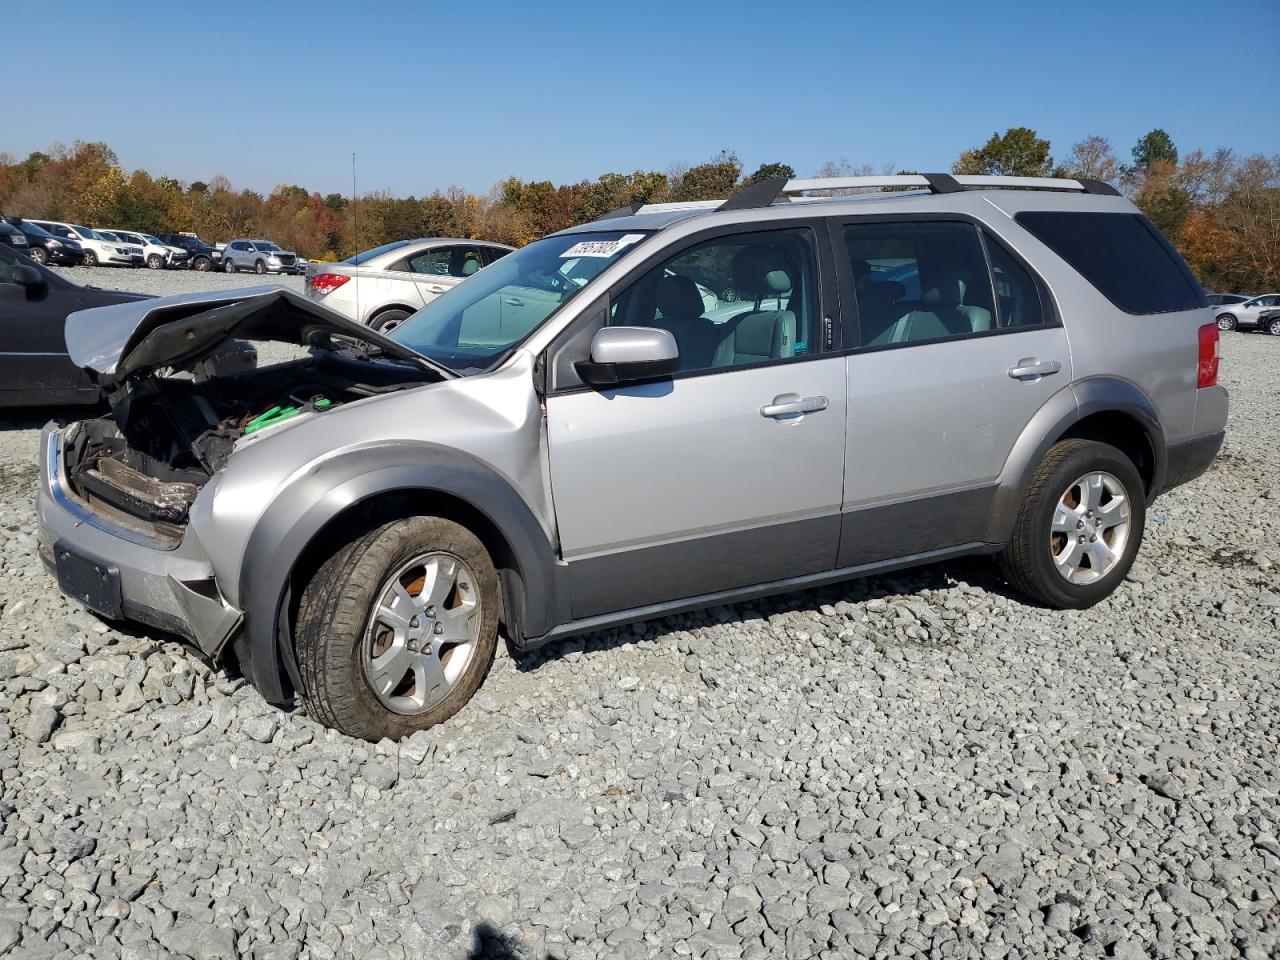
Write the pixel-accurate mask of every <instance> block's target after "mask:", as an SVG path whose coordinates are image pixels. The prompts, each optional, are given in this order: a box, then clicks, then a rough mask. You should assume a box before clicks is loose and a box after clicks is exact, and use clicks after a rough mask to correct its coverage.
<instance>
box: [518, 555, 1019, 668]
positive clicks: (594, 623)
mask: <svg viewBox="0 0 1280 960" xmlns="http://www.w3.org/2000/svg"><path fill="white" fill-rule="evenodd" d="M999 550H1000V545H999V544H996V543H965V544H961V545H960V546H956V547H947V548H945V549H942V550H930V551H926V552H924V553H916V554H912V555H911V556H906V557H897V558H895V559H892V560H878V561H875V562H873V563H863V564H858V565H857V566H849V567H842V568H841V569H839V570H827V571H824V572H822V573H812V574H808V575H806V576H802V577H791V578H789V579H786V580H775V581H772V582H770V583H758V584H755V585H753V586H749V587H738V588H736V589H733V590H721V591H719V592H717V593H704V594H702V595H701V596H697V597H685V598H683V599H680V600H671V601H668V602H666V603H652V604H649V605H647V606H643V607H633V608H631V609H630V610H619V611H616V612H614V613H606V614H601V615H600V616H595V617H584V618H583V619H581V620H573V621H570V622H569V623H565V624H562V625H560V626H558V627H555V628H553V629H552V630H550V631H548V632H547V633H545V634H543V635H542V636H540V637H525V638H521V639H520V641H519V642H518V643H516V644H515V646H516V648H517V649H519V650H534V649H537V648H538V647H541V646H543V645H544V644H548V643H554V642H556V641H557V640H564V639H566V638H567V637H574V636H578V635H579V634H583V633H593V632H595V631H597V630H604V629H607V628H609V627H621V626H625V625H626V624H629V623H638V622H640V621H642V620H656V619H658V618H660V617H667V616H671V615H672V614H677V613H688V612H689V611H690V610H700V609H702V608H704V607H714V606H718V605H720V604H726V603H742V602H744V601H748V600H756V599H759V598H760V597H768V596H773V595H775V594H779V593H795V592H797V591H801V590H810V589H812V588H814V587H820V586H824V585H826V584H829V583H838V582H840V581H841V580H852V579H856V578H858V577H865V576H870V575H872V574H877V573H890V572H892V571H894V570H902V569H905V568H907V567H918V566H923V565H925V564H930V563H936V562H938V561H940V560H950V559H953V558H955V557H966V556H976V555H983V554H991V553H997V552H999Z"/></svg>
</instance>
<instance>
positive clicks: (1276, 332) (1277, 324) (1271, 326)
mask: <svg viewBox="0 0 1280 960" xmlns="http://www.w3.org/2000/svg"><path fill="white" fill-rule="evenodd" d="M1267 333H1269V334H1271V335H1272V336H1273V337H1280V317H1276V318H1275V319H1274V320H1272V321H1271V322H1269V323H1268V324H1267Z"/></svg>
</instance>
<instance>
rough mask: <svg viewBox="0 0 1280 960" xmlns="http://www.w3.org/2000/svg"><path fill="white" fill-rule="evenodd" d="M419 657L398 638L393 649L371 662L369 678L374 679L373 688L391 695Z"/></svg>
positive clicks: (385, 694)
mask: <svg viewBox="0 0 1280 960" xmlns="http://www.w3.org/2000/svg"><path fill="white" fill-rule="evenodd" d="M417 659H418V658H417V657H416V656H415V655H414V654H412V653H410V652H409V647H408V645H407V644H406V643H405V642H404V641H403V640H396V641H395V642H394V643H393V644H392V645H391V649H389V650H388V651H387V652H386V653H384V654H382V656H380V657H375V658H374V659H373V662H372V663H370V664H369V679H370V680H371V681H373V689H374V690H376V691H377V692H378V694H379V696H382V697H389V696H391V694H392V693H393V692H394V691H395V689H396V688H397V687H398V686H400V682H401V681H402V680H404V675H405V674H406V673H408V672H409V670H410V669H412V668H413V665H414V661H415V660H417Z"/></svg>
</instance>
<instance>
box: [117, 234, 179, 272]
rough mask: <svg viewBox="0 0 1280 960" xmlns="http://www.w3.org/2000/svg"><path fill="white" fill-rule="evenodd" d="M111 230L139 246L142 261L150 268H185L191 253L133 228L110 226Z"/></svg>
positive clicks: (122, 238)
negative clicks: (117, 228) (124, 228)
mask: <svg viewBox="0 0 1280 960" xmlns="http://www.w3.org/2000/svg"><path fill="white" fill-rule="evenodd" d="M111 232H112V233H114V234H115V235H116V236H117V237H119V238H120V239H121V240H124V241H126V242H128V243H132V244H136V245H137V246H140V247H141V248H142V256H143V262H145V263H146V265H147V266H148V267H150V268H151V269H152V270H163V269H164V268H165V267H178V268H181V269H185V268H186V266H187V261H189V260H190V259H191V254H189V253H187V251H185V250H183V249H182V248H181V247H171V246H169V245H168V244H167V243H161V242H160V241H159V240H157V239H156V238H155V237H153V236H151V234H149V233H137V232H135V231H133V230H116V229H114V228H112V230H111Z"/></svg>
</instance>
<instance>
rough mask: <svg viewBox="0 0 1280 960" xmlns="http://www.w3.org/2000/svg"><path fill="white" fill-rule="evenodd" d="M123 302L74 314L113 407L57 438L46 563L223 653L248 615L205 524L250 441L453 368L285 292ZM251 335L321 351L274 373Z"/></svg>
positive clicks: (97, 601) (110, 602) (74, 590)
mask: <svg viewBox="0 0 1280 960" xmlns="http://www.w3.org/2000/svg"><path fill="white" fill-rule="evenodd" d="M120 306H121V307H125V308H132V309H131V310H130V309H125V310H121V309H118V308H117V307H107V308H97V309H94V310H88V311H83V312H81V313H78V314H73V315H72V316H71V318H69V320H68V324H67V342H68V348H69V351H70V353H71V354H72V356H73V358H75V359H77V360H78V362H80V363H81V364H82V365H83V366H85V367H86V369H88V370H89V371H90V373H91V374H92V375H93V376H94V377H95V378H96V379H97V380H98V382H99V383H100V385H101V386H102V387H103V389H104V392H105V393H106V395H107V398H108V401H109V403H110V406H111V411H110V413H109V414H108V415H106V416H102V417H99V418H96V419H90V420H83V421H80V422H77V423H73V424H71V425H69V426H68V427H66V428H64V429H61V430H59V429H56V428H54V427H52V425H51V426H50V427H49V428H46V433H45V444H46V447H45V449H46V469H45V475H44V477H43V478H42V480H43V483H42V489H41V497H40V514H41V553H42V556H43V557H44V559H45V561H46V563H47V564H48V565H49V566H50V567H51V568H52V569H53V570H54V571H55V573H56V574H57V576H58V580H59V584H60V585H61V586H62V588H63V590H64V591H65V592H67V593H68V594H70V595H72V596H75V597H76V598H77V599H79V600H80V601H81V602H83V603H85V605H86V606H89V607H90V608H91V609H94V610H96V611H97V612H98V613H100V614H102V615H104V616H107V617H110V618H115V619H119V618H125V619H133V620H139V621H141V622H144V623H148V624H151V625H153V626H157V627H160V628H161V629H165V630H168V631H171V632H174V633H177V634H179V635H181V636H184V637H186V638H187V639H189V640H192V641H193V642H195V643H196V645H197V646H199V647H200V648H201V649H202V650H203V651H204V652H205V653H207V654H210V655H217V654H218V653H219V652H220V650H221V649H222V647H223V646H224V644H225V643H226V641H227V639H228V638H229V636H230V635H231V634H232V632H233V631H234V630H235V628H236V627H237V626H238V624H239V622H240V612H239V611H238V610H236V609H235V608H234V607H232V606H231V604H229V603H228V602H227V601H226V599H225V597H224V592H223V591H222V590H220V588H219V586H218V583H217V579H216V576H215V574H214V570H213V566H212V564H211V563H210V562H209V559H208V557H207V556H205V552H204V549H203V547H202V545H201V543H200V539H199V536H198V530H193V529H192V527H193V526H198V524H193V519H198V517H199V516H200V506H199V505H200V498H201V494H202V492H204V491H205V489H206V488H207V487H208V486H209V484H210V483H211V481H213V480H214V479H215V478H216V477H217V476H218V474H219V473H220V471H222V470H223V468H224V467H225V466H226V464H227V462H228V461H229V460H230V459H231V458H232V457H233V456H234V454H235V452H236V450H237V449H238V447H239V446H240V445H242V444H246V443H259V442H262V441H263V440H265V439H267V438H268V437H269V436H270V435H271V434H272V433H274V432H275V431H277V430H280V429H283V428H284V426H285V425H286V424H288V423H291V422H301V421H303V420H305V419H311V418H315V417H323V416H329V415H331V414H332V412H333V411H334V410H336V409H337V408H339V407H341V406H343V405H346V404H349V403H353V402H356V401H359V400H362V399H367V398H371V397H376V396H379V395H384V394H386V393H390V392H395V391H399V390H404V389H407V388H410V387H415V386H420V385H423V384H426V383H432V382H438V381H439V380H441V379H445V378H446V377H447V376H450V374H449V372H448V371H445V370H443V369H441V368H439V367H437V366H435V365H434V364H431V363H430V362H429V361H426V360H424V359H423V358H420V357H418V356H417V355H416V354H413V353H412V352H411V351H409V350H408V349H407V348H405V347H403V346H401V345H399V344H395V343H393V342H392V341H385V338H382V337H380V336H379V335H377V334H375V333H373V332H372V331H370V330H368V329H367V328H364V327H361V326H359V325H357V324H353V323H351V322H350V321H347V320H345V319H344V318H342V317H339V316H337V315H336V314H332V312H331V311H328V310H325V309H324V308H323V307H319V306H317V305H314V304H311V303H310V302H309V301H306V300H303V299H302V298H300V297H296V296H294V295H293V294H290V293H287V292H286V291H283V290H279V289H278V288H269V289H266V290H250V291H243V292H241V293H240V294H239V295H236V296H220V295H216V294H211V295H204V296H203V297H199V296H197V297H190V296H188V297H177V298H166V299H163V300H151V301H143V302H140V303H137V304H122V305H120ZM250 341H252V342H267V341H275V342H280V343H284V344H291V345H293V346H296V347H304V348H307V353H306V354H305V355H304V356H302V357H300V358H298V359H293V360H288V361H285V362H281V363H277V364H274V365H271V366H266V367H261V368H259V367H257V366H256V352H255V350H254V348H253V347H252V346H250V343H249V342H250ZM207 514H208V511H207V509H206V510H205V512H204V515H205V516H206V518H207Z"/></svg>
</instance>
